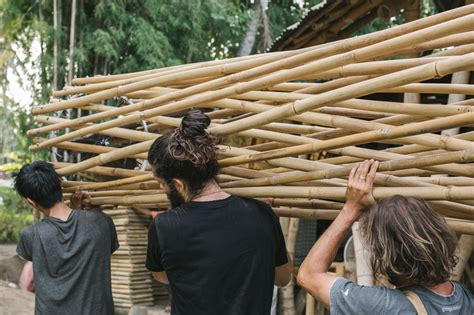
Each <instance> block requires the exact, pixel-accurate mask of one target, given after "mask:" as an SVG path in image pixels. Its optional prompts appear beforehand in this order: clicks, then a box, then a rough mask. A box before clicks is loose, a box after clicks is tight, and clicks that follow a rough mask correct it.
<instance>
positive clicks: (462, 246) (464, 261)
mask: <svg viewBox="0 0 474 315" xmlns="http://www.w3.org/2000/svg"><path fill="white" fill-rule="evenodd" d="M473 244H474V236H473V235H466V234H462V235H461V237H460V238H459V243H458V248H457V253H456V256H457V257H458V259H459V260H458V263H457V265H456V267H455V268H454V270H453V273H452V275H451V280H456V281H460V280H461V277H462V275H463V273H464V269H465V268H466V266H467V265H468V262H469V258H470V257H471V253H472V250H473Z"/></svg>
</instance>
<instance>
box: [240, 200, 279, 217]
mask: <svg viewBox="0 0 474 315" xmlns="http://www.w3.org/2000/svg"><path fill="white" fill-rule="evenodd" d="M234 198H235V200H237V202H240V203H242V204H243V205H245V206H247V207H248V208H253V209H255V210H257V211H260V212H261V213H263V214H269V215H274V216H276V215H275V213H274V212H273V210H272V207H270V206H269V205H268V204H267V203H266V202H263V201H261V200H257V199H253V198H245V197H239V196H234Z"/></svg>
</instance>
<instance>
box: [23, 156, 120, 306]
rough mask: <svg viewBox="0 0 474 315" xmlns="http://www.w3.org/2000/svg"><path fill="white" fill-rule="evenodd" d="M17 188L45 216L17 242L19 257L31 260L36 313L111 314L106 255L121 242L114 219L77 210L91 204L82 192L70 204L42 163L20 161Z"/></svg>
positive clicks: (56, 178) (56, 177)
mask: <svg viewBox="0 0 474 315" xmlns="http://www.w3.org/2000/svg"><path fill="white" fill-rule="evenodd" d="M15 189H16V190H17V192H18V193H19V194H20V195H21V196H22V197H23V198H25V199H26V200H27V202H28V203H29V204H30V205H31V206H32V207H33V208H35V209H37V210H38V211H40V212H41V213H43V214H44V215H45V218H44V219H43V220H41V221H40V222H38V223H36V224H33V225H32V226H29V227H27V228H26V229H25V230H24V231H23V232H22V235H21V239H20V242H19V243H18V246H17V253H18V255H19V256H20V257H22V258H23V259H25V260H28V261H31V262H32V263H33V264H32V267H33V274H34V287H35V292H36V301H35V314H48V315H49V314H58V315H59V314H60V315H63V314H68V315H73V314H78V315H83V314H107V315H108V314H113V313H114V305H113V300H112V290H111V277H110V256H111V254H112V253H113V252H114V251H115V250H117V248H118V246H119V245H118V241H117V234H116V232H115V226H114V224H113V222H112V219H111V218H110V217H108V216H107V215H105V214H103V213H101V212H99V211H79V210H75V209H77V208H81V205H82V204H87V203H88V201H89V202H90V200H88V195H87V194H86V193H83V192H77V193H75V194H74V195H73V197H72V198H71V207H72V208H70V207H68V206H67V205H66V204H65V203H64V202H63V200H62V197H63V196H62V190H61V178H60V177H59V175H58V174H57V173H56V171H55V170H54V168H53V166H52V165H51V164H49V163H46V162H43V161H37V162H33V163H31V164H26V165H24V166H23V167H22V168H21V170H20V171H19V172H18V173H17V174H16V175H15ZM29 265H30V266H31V264H29ZM30 278H31V277H30Z"/></svg>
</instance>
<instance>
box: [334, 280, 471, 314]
mask: <svg viewBox="0 0 474 315" xmlns="http://www.w3.org/2000/svg"><path fill="white" fill-rule="evenodd" d="M453 284H454V291H453V293H452V294H451V295H449V296H446V297H445V296H441V295H439V294H437V293H435V292H433V291H431V290H430V289H427V288H425V287H423V286H407V287H403V288H402V290H409V291H412V292H414V293H416V294H417V295H418V296H419V297H420V299H421V301H422V302H423V305H424V306H425V308H426V311H427V312H428V314H430V315H436V314H443V315H454V314H456V315H472V314H474V301H473V296H472V293H471V292H469V290H468V289H466V288H465V287H463V286H462V285H461V284H460V283H459V282H456V281H453ZM330 303H331V305H330V307H331V315H339V314H344V315H350V314H354V315H356V314H357V315H360V314H377V315H382V314H390V315H392V314H393V315H416V310H415V308H414V307H413V305H412V304H411V302H410V301H409V300H408V299H407V298H406V297H405V295H404V294H403V292H402V291H401V290H397V289H388V288H385V287H379V286H361V285H357V284H355V283H354V282H352V281H349V280H346V279H343V278H338V279H337V280H336V281H335V282H334V284H333V285H332V287H331V291H330Z"/></svg>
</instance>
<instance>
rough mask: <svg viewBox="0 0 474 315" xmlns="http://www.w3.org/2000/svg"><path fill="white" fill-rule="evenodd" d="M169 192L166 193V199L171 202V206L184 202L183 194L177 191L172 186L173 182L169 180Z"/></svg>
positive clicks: (177, 205) (175, 206) (174, 206)
mask: <svg viewBox="0 0 474 315" xmlns="http://www.w3.org/2000/svg"><path fill="white" fill-rule="evenodd" d="M168 187H169V190H170V192H169V193H167V194H166V196H167V197H168V200H169V201H170V203H171V208H177V207H179V206H181V205H182V204H185V203H186V200H184V198H183V196H181V194H180V193H179V191H178V190H177V189H176V187H175V186H174V183H173V182H170V183H169V184H168Z"/></svg>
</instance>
